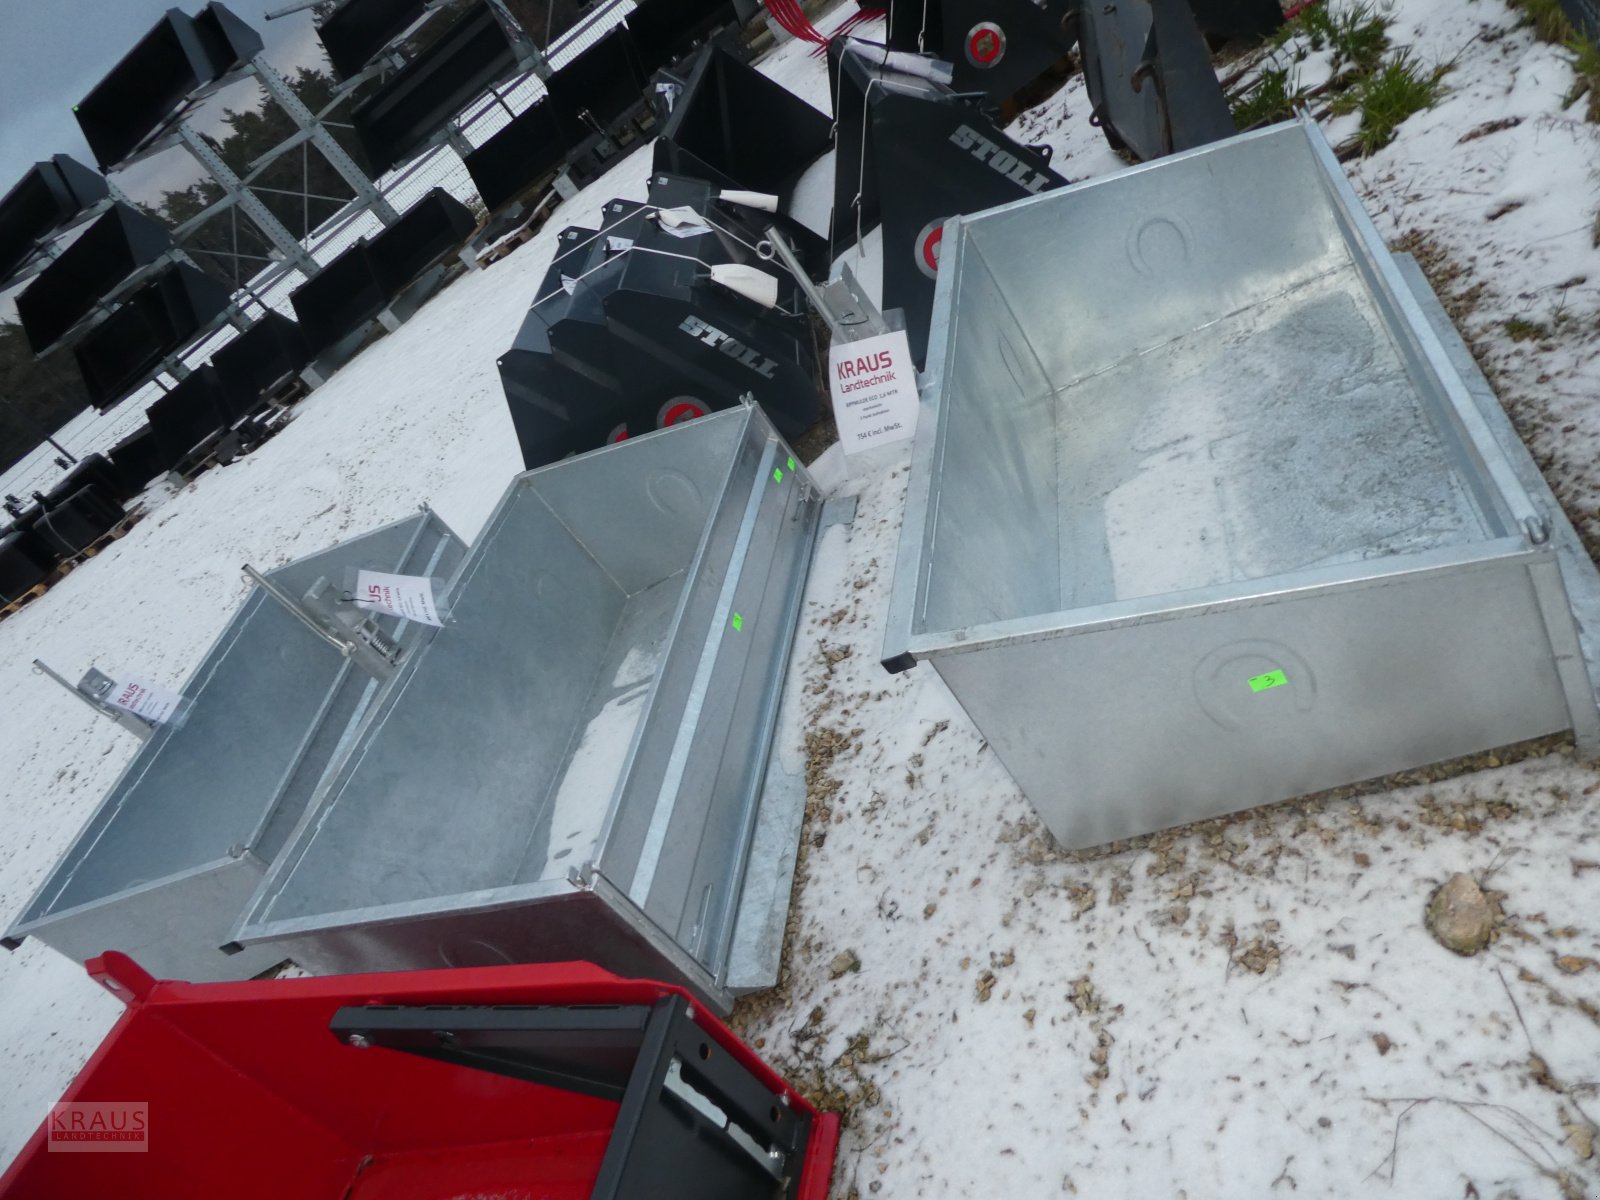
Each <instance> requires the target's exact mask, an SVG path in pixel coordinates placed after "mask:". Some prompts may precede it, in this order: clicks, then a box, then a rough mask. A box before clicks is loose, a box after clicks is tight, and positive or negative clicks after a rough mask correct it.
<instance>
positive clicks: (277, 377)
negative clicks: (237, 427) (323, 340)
mask: <svg viewBox="0 0 1600 1200" xmlns="http://www.w3.org/2000/svg"><path fill="white" fill-rule="evenodd" d="M310 361H311V347H309V346H308V345H306V339H305V338H304V337H303V336H301V333H300V326H298V325H296V324H295V323H294V322H293V321H291V320H290V319H289V318H288V317H286V316H284V315H283V314H281V313H275V312H272V311H270V310H269V311H268V312H267V313H266V315H265V316H263V317H262V318H261V319H260V320H259V321H257V322H256V323H255V324H254V325H252V326H250V328H249V329H247V330H245V331H244V332H243V333H241V334H240V335H239V336H238V337H236V338H234V339H233V341H231V342H229V343H228V344H227V345H226V346H224V347H222V349H220V350H218V351H217V352H216V353H215V354H213V355H212V356H211V365H212V366H213V367H215V368H216V372H217V379H218V381H219V382H220V383H221V385H222V400H223V405H224V407H225V408H226V409H227V412H228V416H229V418H230V419H232V420H235V421H237V420H239V419H240V418H241V417H246V416H249V415H250V414H251V413H252V412H254V411H255V410H256V409H258V408H260V407H261V405H262V403H263V402H264V401H265V400H267V399H268V398H269V397H271V396H273V395H275V394H277V393H278V392H279V391H281V390H282V389H283V388H284V387H285V385H287V384H288V383H290V382H292V381H293V380H294V379H295V378H297V377H298V376H299V374H300V371H301V370H302V369H303V368H304V367H305V365H306V364H307V363H309V362H310Z"/></svg>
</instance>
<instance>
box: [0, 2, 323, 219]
mask: <svg viewBox="0 0 1600 1200" xmlns="http://www.w3.org/2000/svg"><path fill="white" fill-rule="evenodd" d="M291 2H292V0H227V7H228V8H229V9H230V10H231V11H232V12H233V13H234V14H236V15H237V16H239V17H241V18H243V19H244V20H245V21H246V22H248V23H249V24H250V25H252V26H254V28H255V29H256V31H257V32H258V33H260V34H261V36H262V38H263V39H264V40H265V41H266V55H267V60H268V61H269V62H271V63H272V65H273V66H275V67H277V68H278V70H279V71H282V72H283V73H285V74H290V73H292V72H293V71H294V69H295V68H297V67H299V66H302V65H311V64H315V63H320V61H321V58H322V47H321V43H320V42H318V41H317V36H316V33H315V31H314V30H313V29H312V26H311V14H310V12H300V13H295V14H294V15H293V16H288V17H280V18H279V19H278V20H276V21H267V20H264V19H263V16H264V14H265V13H267V12H269V11H271V10H273V9H276V8H284V7H287V6H288V5H289V4H290V3H291ZM171 7H174V5H173V4H171V3H168V2H164V0H0V195H4V194H5V193H6V192H8V191H10V190H11V188H12V186H13V185H14V184H15V183H16V182H17V180H18V179H20V178H21V177H22V174H23V172H25V171H26V170H28V168H29V167H31V166H32V165H33V164H34V163H36V162H39V161H40V160H42V159H46V158H49V157H50V156H51V155H52V154H70V155H71V156H72V157H73V158H76V159H77V160H78V161H79V162H81V163H83V164H84V165H85V166H89V167H93V166H94V165H95V162H94V156H93V155H92V154H90V153H89V147H88V145H87V144H86V143H85V142H84V140H83V135H82V134H81V133H80V132H79V131H78V122H77V118H75V117H74V116H73V115H72V106H73V105H74V104H76V103H77V102H78V101H79V100H81V99H83V97H84V96H85V95H87V94H88V92H89V91H90V89H92V88H93V87H94V85H95V84H97V83H98V82H100V80H101V78H102V77H103V76H104V75H105V74H106V72H108V71H109V70H111V68H112V67H114V66H115V65H116V64H117V61H118V60H119V59H120V58H121V57H122V56H123V55H124V54H126V53H127V52H128V50H130V49H131V48H132V47H133V44H134V43H135V42H137V41H138V40H139V39H140V38H141V37H143V36H144V34H145V33H146V32H148V31H149V29H150V28H151V26H153V25H154V24H155V23H156V22H157V21H158V20H160V19H161V15H162V13H164V12H166V10H167V9H168V8H171ZM177 7H181V8H182V9H183V10H184V11H185V12H189V13H195V12H199V11H200V8H201V7H202V4H201V0H186V2H185V3H182V4H180V5H178V6H177ZM253 91H254V88H253V85H250V84H246V85H244V86H242V87H237V88H232V89H229V91H228V92H225V93H222V94H221V95H219V96H217V97H216V98H215V99H213V100H212V101H211V102H210V103H209V104H208V105H207V109H206V111H205V112H204V113H203V114H202V115H201V120H200V124H201V126H202V127H208V126H209V125H211V124H213V123H214V122H215V119H216V117H217V115H218V114H220V112H221V110H222V109H223V108H224V107H227V106H230V105H231V106H232V107H235V108H238V107H243V106H244V105H246V104H248V103H250V102H251V101H250V97H251V95H252V94H253ZM188 162H189V160H188V157H187V155H185V154H184V152H183V151H181V150H175V151H169V152H167V153H166V154H162V155H159V156H158V157H157V158H156V159H154V160H151V162H150V164H149V165H148V166H142V165H141V167H135V168H132V169H130V170H128V171H124V172H120V173H119V174H118V175H117V176H115V177H114V178H115V179H116V181H117V183H119V184H121V185H122V186H123V188H124V189H125V190H127V191H128V192H129V193H130V194H131V195H133V196H134V198H135V199H139V200H150V199H154V198H155V197H154V196H151V195H148V194H146V193H148V192H149V191H151V190H152V189H154V190H156V191H159V190H160V185H162V184H165V185H166V186H173V181H176V182H177V183H178V184H179V185H181V184H183V183H186V182H188V181H189V178H190V177H193V176H195V175H196V174H197V172H196V171H192V170H190V169H189V167H188V166H187V165H186V164H187V163H188Z"/></svg>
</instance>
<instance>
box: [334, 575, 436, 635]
mask: <svg viewBox="0 0 1600 1200" xmlns="http://www.w3.org/2000/svg"><path fill="white" fill-rule="evenodd" d="M355 602H356V607H357V608H364V609H367V610H368V611H369V612H381V613H389V614H391V615H392V616H396V617H404V618H405V619H406V620H408V621H418V622H421V623H422V624H424V625H443V624H444V622H443V621H441V620H440V619H439V607H438V605H437V603H435V601H434V596H433V580H431V579H429V578H428V577H427V576H426V575H391V574H389V573H388V572H387V571H357V572H356V594H355Z"/></svg>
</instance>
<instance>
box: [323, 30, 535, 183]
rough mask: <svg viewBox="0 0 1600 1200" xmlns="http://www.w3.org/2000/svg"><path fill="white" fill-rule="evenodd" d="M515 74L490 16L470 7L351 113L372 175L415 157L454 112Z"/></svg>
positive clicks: (513, 58) (501, 32)
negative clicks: (437, 38) (436, 39)
mask: <svg viewBox="0 0 1600 1200" xmlns="http://www.w3.org/2000/svg"><path fill="white" fill-rule="evenodd" d="M516 70H517V56H516V53H515V52H514V51H513V49H512V45H511V41H510V39H509V38H507V37H506V33H505V30H504V29H503V28H501V25H500V22H499V21H498V20H497V19H496V18H495V15H494V12H493V11H492V10H491V9H490V7H489V6H488V5H487V4H484V3H479V4H476V5H474V6H473V7H472V8H470V9H468V10H467V11H466V12H465V13H464V14H463V15H462V16H461V17H459V18H458V19H457V20H456V22H455V23H454V24H453V25H451V26H450V28H449V29H447V30H445V32H444V33H443V34H442V35H441V36H440V38H439V40H438V41H436V42H434V43H433V44H432V45H430V46H429V47H428V48H427V49H426V50H424V51H423V52H422V53H421V54H419V55H417V57H416V58H414V59H412V60H411V61H410V62H408V63H407V64H406V65H405V66H403V67H401V68H400V70H398V71H396V72H395V73H394V74H393V75H391V76H390V77H389V78H388V79H387V80H386V81H385V82H384V84H383V86H382V87H380V88H379V89H378V90H377V91H375V92H374V93H373V94H372V95H370V96H368V97H367V98H366V99H365V100H363V101H362V102H361V103H360V104H358V105H356V107H355V108H354V109H352V110H351V113H350V122H351V124H353V125H354V126H355V129H356V137H357V138H359V139H360V141H361V145H362V148H363V149H365V150H366V152H367V160H368V161H369V162H370V163H371V164H372V170H373V173H374V174H377V175H381V174H383V173H384V172H385V171H388V170H391V169H392V168H394V167H396V166H398V165H399V164H401V163H403V162H405V161H407V160H408V159H410V158H413V157H414V156H415V155H416V154H418V153H419V152H420V151H421V150H422V149H423V147H424V146H426V145H427V144H428V141H429V140H430V139H431V138H432V137H433V136H434V135H435V134H436V133H438V132H439V130H441V129H443V128H444V127H445V125H447V124H449V122H450V121H451V120H452V119H453V118H454V117H455V116H456V114H458V113H459V112H460V111H461V110H462V109H464V108H466V106H467V105H468V104H471V103H472V101H473V100H474V99H476V98H477V97H478V96H480V95H482V94H483V92H484V91H485V90H487V89H488V88H489V87H490V86H492V85H493V84H496V83H499V82H500V81H502V80H504V79H507V78H509V77H510V76H511V75H513V74H515V73H516Z"/></svg>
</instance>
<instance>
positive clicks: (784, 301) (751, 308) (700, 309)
mask: <svg viewBox="0 0 1600 1200" xmlns="http://www.w3.org/2000/svg"><path fill="white" fill-rule="evenodd" d="M715 191H716V189H715V188H713V187H712V185H710V184H706V183H702V182H701V181H699V180H687V179H682V178H674V177H672V176H665V175H661V174H657V175H656V176H654V178H653V179H652V182H651V188H650V199H651V203H652V204H656V205H661V206H663V207H673V206H677V205H680V204H683V203H684V202H685V201H684V200H683V199H680V198H678V197H680V196H682V194H683V193H685V192H689V193H690V194H691V195H692V196H693V199H691V200H689V201H688V207H691V208H693V209H694V210H695V211H696V212H698V213H701V214H703V215H705V216H706V217H707V218H708V219H709V220H710V221H711V223H712V224H713V226H714V227H715V228H714V229H713V230H712V232H710V233H706V234H703V235H701V236H698V237H692V238H680V237H676V236H674V235H673V234H672V233H671V232H669V231H667V230H666V229H665V228H663V227H662V226H661V224H660V223H659V222H657V221H654V220H647V221H645V222H644V223H643V224H642V226H641V228H640V230H639V235H638V237H637V239H636V240H635V244H634V247H633V249H632V250H630V251H629V252H628V253H627V254H626V255H625V256H624V257H625V262H624V264H623V270H622V275H621V277H620V279H619V280H618V282H617V287H616V290H615V291H614V292H612V294H611V295H610V296H609V297H607V299H606V300H605V313H606V322H607V325H608V326H609V328H610V330H611V333H612V336H613V337H614V338H615V339H616V340H617V342H618V343H620V344H621V345H623V346H625V347H626V348H627V353H629V354H639V355H644V356H647V357H648V358H649V359H651V360H653V367H654V371H655V373H656V378H657V379H658V380H659V381H660V383H661V384H663V385H665V386H666V387H668V388H669V389H670V390H671V396H670V397H669V400H670V401H671V403H669V404H665V405H663V406H658V407H659V408H660V420H659V421H658V423H659V424H661V425H667V424H672V423H674V421H675V420H678V419H683V418H685V417H688V416H697V415H701V414H702V413H704V412H707V411H713V410H716V409H723V408H731V407H733V406H734V405H736V404H738V403H739V402H740V401H741V400H744V399H747V398H748V399H751V400H754V401H755V402H756V403H757V404H759V405H761V407H762V408H763V409H765V410H766V412H767V415H768V416H769V417H770V418H771V419H772V422H773V424H774V425H776V426H777V427H778V430H779V432H780V433H782V434H783V436H784V437H786V438H794V437H797V436H798V435H799V434H801V433H803V432H805V431H806V430H807V429H809V428H810V427H811V426H812V425H813V424H814V423H815V422H816V420H817V418H818V417H819V416H820V415H821V400H820V396H819V394H818V390H817V383H816V379H815V371H816V349H815V345H814V341H813V338H812V335H811V329H810V325H809V318H808V316H807V308H806V300H805V297H804V294H803V293H802V292H801V291H800V290H799V286H798V284H796V283H795V281H794V280H793V279H792V278H790V277H789V276H788V274H787V272H784V271H783V270H782V269H781V268H779V267H775V266H773V264H771V263H767V262H764V261H762V260H761V259H760V257H759V255H758V254H757V253H756V251H755V249H754V247H755V245H756V244H757V243H758V242H759V240H760V237H759V234H758V232H757V231H756V230H755V229H754V228H753V227H750V226H741V224H740V222H741V221H742V220H743V218H741V217H740V216H739V215H738V214H737V213H736V212H734V211H732V210H730V209H729V208H727V207H724V206H720V205H718V204H717V203H716V202H715V201H714V200H713V199H712V196H713V195H714V193H715ZM669 197H671V198H669ZM722 264H741V265H745V266H752V267H755V268H757V269H758V270H761V271H764V272H765V273H767V274H769V275H773V276H774V277H776V278H778V285H779V286H778V303H777V306H776V307H774V308H766V307H763V306H762V305H760V304H758V303H756V302H755V301H753V300H750V299H748V298H746V297H745V296H742V295H739V294H737V293H735V292H733V291H730V290H729V289H727V288H725V287H723V286H722V285H720V284H717V283H713V282H711V280H710V278H709V270H708V268H709V266H711V265H722ZM790 314H794V315H790Z"/></svg>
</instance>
